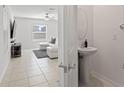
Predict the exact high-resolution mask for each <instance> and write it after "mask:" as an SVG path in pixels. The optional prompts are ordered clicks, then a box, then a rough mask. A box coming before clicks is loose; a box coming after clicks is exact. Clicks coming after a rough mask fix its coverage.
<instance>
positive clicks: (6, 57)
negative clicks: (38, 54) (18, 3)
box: [0, 6, 12, 81]
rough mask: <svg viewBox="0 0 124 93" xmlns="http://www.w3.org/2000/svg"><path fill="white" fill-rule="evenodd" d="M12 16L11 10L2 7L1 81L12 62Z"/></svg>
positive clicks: (0, 27) (0, 13)
mask: <svg viewBox="0 0 124 93" xmlns="http://www.w3.org/2000/svg"><path fill="white" fill-rule="evenodd" d="M11 18H12V15H11V14H10V11H9V8H8V7H7V6H5V7H4V8H3V6H0V20H1V21H0V81H1V79H2V77H3V75H4V73H5V70H6V68H7V66H8V63H9V61H10V19H11Z"/></svg>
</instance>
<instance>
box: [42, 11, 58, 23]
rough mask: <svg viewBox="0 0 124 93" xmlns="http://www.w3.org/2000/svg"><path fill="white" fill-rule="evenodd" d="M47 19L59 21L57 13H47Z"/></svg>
mask: <svg viewBox="0 0 124 93" xmlns="http://www.w3.org/2000/svg"><path fill="white" fill-rule="evenodd" d="M44 17H45V20H47V21H57V15H55V14H52V13H48V12H47V13H45V16H44Z"/></svg>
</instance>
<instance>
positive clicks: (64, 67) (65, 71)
mask: <svg viewBox="0 0 124 93" xmlns="http://www.w3.org/2000/svg"><path fill="white" fill-rule="evenodd" d="M59 68H63V69H64V73H67V66H65V65H62V63H61V64H60V65H59Z"/></svg>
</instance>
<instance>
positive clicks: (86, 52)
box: [78, 47, 97, 55]
mask: <svg viewBox="0 0 124 93" xmlns="http://www.w3.org/2000/svg"><path fill="white" fill-rule="evenodd" d="M96 51H97V48H95V47H87V48H81V47H79V48H78V52H79V53H80V54H82V55H91V54H94V53H95V52H96Z"/></svg>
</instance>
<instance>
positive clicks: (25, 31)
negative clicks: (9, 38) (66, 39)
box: [15, 17, 58, 49]
mask: <svg viewBox="0 0 124 93" xmlns="http://www.w3.org/2000/svg"><path fill="white" fill-rule="evenodd" d="M15 20H16V25H17V27H16V41H17V42H21V43H22V49H32V48H38V47H39V43H40V42H39V41H33V40H32V31H33V25H37V24H44V25H47V40H48V41H50V39H51V37H52V36H54V37H56V38H57V42H58V30H57V22H56V21H42V20H40V19H33V18H19V17H16V18H15Z"/></svg>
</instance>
